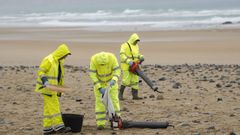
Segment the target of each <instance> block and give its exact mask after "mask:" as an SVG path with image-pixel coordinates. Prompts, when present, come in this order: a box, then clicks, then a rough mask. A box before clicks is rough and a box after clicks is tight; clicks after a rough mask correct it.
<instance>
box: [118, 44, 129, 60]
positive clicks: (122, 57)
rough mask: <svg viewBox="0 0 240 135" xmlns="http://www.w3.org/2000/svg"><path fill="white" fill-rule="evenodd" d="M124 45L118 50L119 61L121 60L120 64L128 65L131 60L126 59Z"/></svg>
mask: <svg viewBox="0 0 240 135" xmlns="http://www.w3.org/2000/svg"><path fill="white" fill-rule="evenodd" d="M125 44H126V43H124V44H122V46H121V49H120V59H121V62H122V63H127V64H128V63H129V62H130V61H131V59H129V58H128V57H127V54H126V51H127V49H128V48H127V47H126V45H125Z"/></svg>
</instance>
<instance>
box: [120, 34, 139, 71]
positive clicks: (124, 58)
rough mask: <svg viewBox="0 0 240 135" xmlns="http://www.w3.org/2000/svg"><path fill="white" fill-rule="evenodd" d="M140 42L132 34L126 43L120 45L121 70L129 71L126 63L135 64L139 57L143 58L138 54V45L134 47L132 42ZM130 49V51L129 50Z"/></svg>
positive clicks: (135, 35)
mask: <svg viewBox="0 0 240 135" xmlns="http://www.w3.org/2000/svg"><path fill="white" fill-rule="evenodd" d="M137 40H140V39H139V37H138V35H137V34H136V33H134V34H132V35H131V36H130V38H129V39H128V41H127V42H126V43H123V44H122V45H121V49H120V60H121V69H122V70H129V65H128V63H129V62H130V61H132V62H135V61H138V60H139V59H140V58H141V57H143V56H142V55H141V54H140V53H139V47H138V44H136V45H134V42H136V41H137ZM129 46H130V47H131V49H132V51H131V49H130V48H129ZM132 56H133V57H132Z"/></svg>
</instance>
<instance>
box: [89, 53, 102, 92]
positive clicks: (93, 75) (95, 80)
mask: <svg viewBox="0 0 240 135" xmlns="http://www.w3.org/2000/svg"><path fill="white" fill-rule="evenodd" d="M89 76H90V78H91V79H92V81H93V84H94V87H96V89H99V88H101V84H100V81H99V79H98V78H97V69H96V66H95V64H94V59H93V58H91V62H90V69H89Z"/></svg>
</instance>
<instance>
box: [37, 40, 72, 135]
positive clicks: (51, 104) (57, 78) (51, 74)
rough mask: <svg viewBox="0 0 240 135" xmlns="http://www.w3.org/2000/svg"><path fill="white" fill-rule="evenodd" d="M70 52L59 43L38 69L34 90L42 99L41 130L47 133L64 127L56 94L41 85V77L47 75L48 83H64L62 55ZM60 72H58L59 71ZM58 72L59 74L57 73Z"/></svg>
mask: <svg viewBox="0 0 240 135" xmlns="http://www.w3.org/2000/svg"><path fill="white" fill-rule="evenodd" d="M69 54H71V53H70V51H69V49H68V47H67V45H65V44H62V45H60V46H59V47H58V48H57V49H56V50H55V51H54V52H53V53H51V54H50V55H48V56H47V57H45V58H44V59H43V60H42V62H41V64H40V67H39V70H38V73H37V74H38V79H37V84H36V89H35V91H36V92H38V93H41V94H42V95H43V99H44V112H43V115H44V118H43V132H44V133H49V132H52V131H53V130H55V131H57V130H59V129H61V128H63V127H64V124H63V121H62V116H61V111H60V105H59V100H58V94H59V93H57V92H55V91H51V90H49V89H46V88H44V87H43V83H42V80H41V78H42V77H47V79H48V83H49V84H51V85H60V86H61V85H64V80H63V77H64V68H63V63H64V59H62V60H60V61H59V59H61V58H63V57H64V56H67V55H69ZM59 70H60V71H61V72H60V71H59ZM59 73H60V74H59Z"/></svg>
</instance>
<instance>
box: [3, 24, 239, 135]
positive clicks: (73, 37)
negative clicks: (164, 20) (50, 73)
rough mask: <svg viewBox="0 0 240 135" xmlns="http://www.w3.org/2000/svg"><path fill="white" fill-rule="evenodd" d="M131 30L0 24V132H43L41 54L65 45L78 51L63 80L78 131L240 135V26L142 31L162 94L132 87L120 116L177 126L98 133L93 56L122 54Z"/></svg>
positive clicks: (149, 69)
mask: <svg viewBox="0 0 240 135" xmlns="http://www.w3.org/2000/svg"><path fill="white" fill-rule="evenodd" d="M131 33H133V32H124V31H123V32H121V31H119V32H100V31H87V30H85V29H84V28H0V63H1V66H0V75H1V77H0V93H1V94H0V99H1V102H0V108H1V110H0V134H8V135H16V134H17V135H25V134H29V135H30V134H34V135H37V134H42V113H43V101H42V97H41V95H38V94H37V93H35V92H34V88H35V83H36V78H37V76H36V72H37V69H38V65H39V64H40V62H41V60H42V58H43V57H45V56H46V55H48V54H49V53H51V52H52V51H53V50H55V49H56V47H57V46H58V45H59V44H61V43H66V44H68V45H69V48H70V50H71V51H72V55H71V56H69V57H68V58H67V60H66V64H67V66H66V68H65V82H66V84H67V85H69V86H71V87H72V88H73V91H71V92H69V93H66V94H65V95H63V96H62V97H61V98H60V102H61V109H62V112H63V113H74V114H84V117H85V118H84V123H83V128H82V133H78V134H164V135H169V134H171V135H173V134H174V135H179V134H180V135H192V134H201V135H227V134H230V133H231V132H232V133H236V134H240V105H239V102H240V91H239V90H240V65H239V58H240V38H239V37H240V29H211V30H179V31H139V32H137V33H138V34H139V36H140V38H141V42H140V44H139V46H140V50H141V53H142V54H143V55H144V56H145V61H144V63H143V67H142V68H143V71H144V72H145V73H146V75H147V76H149V78H151V80H154V83H155V84H156V85H157V86H158V87H159V89H160V91H161V93H155V92H153V91H152V90H151V89H150V88H149V87H148V86H147V85H146V84H145V83H144V82H142V83H141V84H140V96H142V97H144V99H143V100H139V101H133V100H131V94H130V89H126V90H125V91H126V92H125V93H124V97H125V98H126V100H124V101H121V110H122V118H123V119H124V120H133V121H168V122H170V123H171V124H172V125H174V126H175V127H174V128H173V127H169V128H167V129H136V128H133V129H125V130H118V131H112V130H111V129H110V128H107V129H105V130H102V131H97V130H96V127H95V112H94V103H95V101H94V100H95V99H94V95H93V91H92V89H93V86H92V82H91V80H90V78H89V76H88V64H89V60H90V57H91V56H92V55H93V54H95V53H97V52H100V51H110V52H113V53H114V54H116V56H117V57H118V58H119V56H118V55H119V49H120V45H121V44H122V43H123V42H125V41H126V40H127V39H128V38H129V35H130V34H131ZM198 63H200V64H198ZM119 84H121V80H120V81H119ZM68 134H69V135H70V134H71V133H68Z"/></svg>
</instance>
